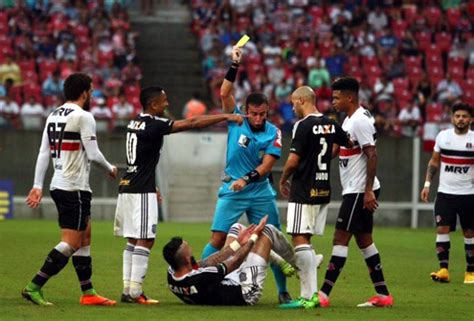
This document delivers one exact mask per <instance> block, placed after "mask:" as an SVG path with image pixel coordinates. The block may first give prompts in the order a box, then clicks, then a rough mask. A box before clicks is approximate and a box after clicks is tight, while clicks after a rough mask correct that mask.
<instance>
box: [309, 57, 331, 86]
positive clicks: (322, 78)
mask: <svg viewBox="0 0 474 321" xmlns="http://www.w3.org/2000/svg"><path fill="white" fill-rule="evenodd" d="M330 83H331V76H330V75H329V72H328V70H327V69H326V68H325V67H323V66H321V61H320V60H317V59H316V60H315V62H314V66H313V67H311V68H310V70H309V75H308V85H309V86H310V87H311V88H313V89H314V90H316V89H318V88H320V87H322V86H323V85H324V84H326V85H327V86H329V85H330Z"/></svg>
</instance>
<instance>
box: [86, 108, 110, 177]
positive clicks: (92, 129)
mask: <svg viewBox="0 0 474 321" xmlns="http://www.w3.org/2000/svg"><path fill="white" fill-rule="evenodd" d="M80 130H81V140H82V145H83V146H84V149H85V151H86V154H87V158H88V159H89V160H90V161H93V162H95V163H97V164H98V165H99V166H101V167H102V168H104V169H105V170H106V171H107V172H111V171H112V169H113V166H112V165H111V164H110V163H109V162H108V161H107V160H106V159H105V157H104V155H103V154H102V153H101V151H100V149H99V145H98V144H97V138H96V136H95V135H96V125H95V119H94V117H93V116H92V114H90V113H84V115H83V116H82V119H81V125H80Z"/></svg>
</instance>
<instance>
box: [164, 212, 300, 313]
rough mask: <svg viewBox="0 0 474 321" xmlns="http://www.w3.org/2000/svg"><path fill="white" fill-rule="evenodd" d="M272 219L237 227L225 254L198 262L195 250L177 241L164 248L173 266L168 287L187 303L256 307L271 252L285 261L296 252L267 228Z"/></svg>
mask: <svg viewBox="0 0 474 321" xmlns="http://www.w3.org/2000/svg"><path fill="white" fill-rule="evenodd" d="M267 219H268V216H265V217H264V218H262V220H261V221H260V223H259V224H258V225H257V226H256V225H254V224H252V225H250V226H248V227H247V228H245V227H243V225H241V224H238V223H236V224H234V225H233V226H232V228H231V229H230V231H229V233H228V234H227V239H226V243H225V245H224V247H223V248H222V250H221V251H220V252H218V253H216V254H214V255H211V256H209V257H208V258H206V259H205V260H202V261H199V262H196V261H195V260H194V256H193V253H192V249H191V246H190V245H189V244H188V243H187V242H186V241H184V240H183V239H182V238H181V237H173V238H172V239H171V240H170V241H169V242H168V243H167V244H166V245H165V247H164V248H163V256H164V258H165V260H166V261H167V262H168V263H169V265H170V267H169V268H168V286H169V288H170V290H171V291H172V292H173V293H174V294H175V295H176V296H177V297H178V298H180V299H181V300H182V301H183V302H185V303H188V304H201V305H254V304H256V303H257V302H258V300H259V299H260V297H261V295H262V291H263V282H264V281H265V277H266V275H267V266H268V261H269V257H270V251H271V250H272V249H273V250H274V251H275V252H276V253H277V254H279V255H281V257H283V258H284V259H285V260H287V261H289V262H291V261H292V260H293V259H294V250H293V247H292V246H291V245H290V243H289V242H288V240H287V239H286V237H285V235H283V234H282V233H281V232H280V231H278V229H277V228H275V227H274V226H273V225H270V224H268V225H267V224H266V222H267Z"/></svg>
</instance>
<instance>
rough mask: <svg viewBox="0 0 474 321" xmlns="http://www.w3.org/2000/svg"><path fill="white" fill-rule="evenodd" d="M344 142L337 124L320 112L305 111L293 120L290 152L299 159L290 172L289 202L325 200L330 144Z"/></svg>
mask: <svg viewBox="0 0 474 321" xmlns="http://www.w3.org/2000/svg"><path fill="white" fill-rule="evenodd" d="M348 141H349V138H348V136H347V134H346V132H344V130H342V128H341V126H339V125H338V124H337V123H336V122H335V121H334V120H332V119H330V118H328V117H326V116H324V115H322V114H309V115H307V116H306V117H305V118H303V119H301V120H299V121H298V122H296V123H295V125H294V127H293V140H292V142H291V147H290V153H294V154H297V155H298V156H299V157H300V160H299V165H298V168H297V169H296V171H295V172H294V173H293V179H292V182H291V190H290V197H289V201H290V202H292V203H299V204H312V205H314V204H327V203H329V201H330V198H331V185H330V167H331V156H332V147H333V144H338V145H341V146H345V145H347V143H348Z"/></svg>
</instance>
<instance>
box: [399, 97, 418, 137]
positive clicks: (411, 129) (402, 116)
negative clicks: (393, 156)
mask: <svg viewBox="0 0 474 321" xmlns="http://www.w3.org/2000/svg"><path fill="white" fill-rule="evenodd" d="M398 121H399V123H400V126H401V134H402V136H404V137H414V136H416V135H417V134H418V127H419V126H420V125H421V121H422V119H421V113H420V109H419V108H418V106H416V102H415V101H412V102H411V103H410V104H408V105H407V106H406V107H405V108H402V110H401V111H400V113H399V114H398Z"/></svg>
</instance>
